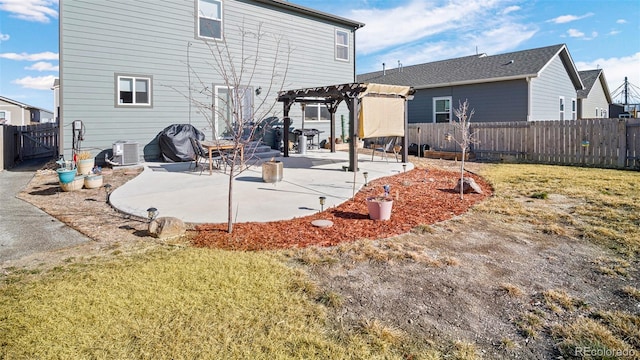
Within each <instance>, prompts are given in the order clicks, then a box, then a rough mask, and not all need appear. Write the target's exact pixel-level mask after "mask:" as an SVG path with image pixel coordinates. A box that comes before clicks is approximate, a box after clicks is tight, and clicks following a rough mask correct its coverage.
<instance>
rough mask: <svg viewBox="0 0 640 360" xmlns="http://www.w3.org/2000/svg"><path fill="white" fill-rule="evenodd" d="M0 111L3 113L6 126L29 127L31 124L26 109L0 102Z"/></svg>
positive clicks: (29, 114)
mask: <svg viewBox="0 0 640 360" xmlns="http://www.w3.org/2000/svg"><path fill="white" fill-rule="evenodd" d="M0 111H3V112H4V113H5V124H7V125H29V123H30V122H31V112H30V111H29V109H28V108H23V107H21V106H18V105H16V104H12V103H9V102H6V101H2V100H0Z"/></svg>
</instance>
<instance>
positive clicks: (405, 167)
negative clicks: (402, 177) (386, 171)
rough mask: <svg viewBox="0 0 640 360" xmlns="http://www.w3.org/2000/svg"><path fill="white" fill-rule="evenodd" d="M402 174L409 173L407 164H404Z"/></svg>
mask: <svg viewBox="0 0 640 360" xmlns="http://www.w3.org/2000/svg"><path fill="white" fill-rule="evenodd" d="M402 172H407V164H402Z"/></svg>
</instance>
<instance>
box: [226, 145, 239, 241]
mask: <svg viewBox="0 0 640 360" xmlns="http://www.w3.org/2000/svg"><path fill="white" fill-rule="evenodd" d="M223 160H225V161H226V159H223ZM235 167H236V159H235V151H234V155H233V156H232V159H231V165H230V167H229V195H228V197H227V232H228V233H229V234H231V233H232V232H233V172H234V171H235Z"/></svg>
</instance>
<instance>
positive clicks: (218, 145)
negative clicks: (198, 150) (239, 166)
mask: <svg viewBox="0 0 640 360" xmlns="http://www.w3.org/2000/svg"><path fill="white" fill-rule="evenodd" d="M200 144H202V147H203V148H205V149H207V151H208V153H209V175H211V174H213V151H214V150H215V151H224V150H233V149H235V147H236V145H237V146H239V147H240V161H241V163H244V144H241V143H240V144H236V142H235V141H232V140H204V141H201V142H200Z"/></svg>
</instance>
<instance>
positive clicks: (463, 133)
mask: <svg viewBox="0 0 640 360" xmlns="http://www.w3.org/2000/svg"><path fill="white" fill-rule="evenodd" d="M453 113H454V115H455V116H456V117H457V118H458V120H457V121H454V122H453V123H452V124H453V127H454V129H455V134H454V140H455V142H456V143H457V144H458V145H460V148H461V149H462V161H461V163H460V182H459V187H460V199H464V159H465V156H466V153H467V151H468V150H469V146H470V145H471V144H476V143H478V141H477V139H476V138H475V135H476V133H475V132H474V133H472V132H471V129H470V127H471V118H472V117H473V114H474V110H473V109H471V111H469V101H468V100H466V99H465V101H464V103H460V102H459V101H458V108H456V109H453ZM467 113H468V115H467Z"/></svg>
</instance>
